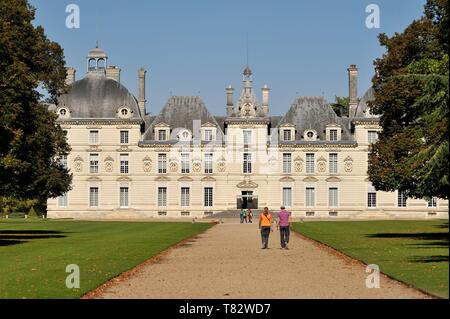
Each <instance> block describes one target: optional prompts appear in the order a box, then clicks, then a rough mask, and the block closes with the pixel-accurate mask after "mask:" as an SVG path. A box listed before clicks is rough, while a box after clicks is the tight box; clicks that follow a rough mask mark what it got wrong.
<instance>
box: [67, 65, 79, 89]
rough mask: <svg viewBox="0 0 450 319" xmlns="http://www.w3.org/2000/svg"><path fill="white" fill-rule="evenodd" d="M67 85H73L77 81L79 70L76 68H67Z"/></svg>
mask: <svg viewBox="0 0 450 319" xmlns="http://www.w3.org/2000/svg"><path fill="white" fill-rule="evenodd" d="M66 71H67V75H66V85H71V84H72V83H73V82H75V73H76V72H77V71H76V70H75V69H74V68H66Z"/></svg>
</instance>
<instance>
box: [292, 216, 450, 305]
mask: <svg viewBox="0 0 450 319" xmlns="http://www.w3.org/2000/svg"><path fill="white" fill-rule="evenodd" d="M293 228H294V230H296V231H297V232H299V233H301V234H303V235H305V236H307V237H309V238H312V239H314V240H317V241H319V242H321V243H324V244H326V245H329V246H331V247H333V248H335V249H337V250H339V251H341V252H343V253H344V254H346V255H348V256H351V257H353V258H355V259H358V260H361V261H363V262H364V263H366V264H377V265H378V266H379V267H380V271H381V272H383V273H385V274H387V275H389V276H391V277H393V278H396V279H398V280H400V281H403V282H405V283H408V284H410V285H412V286H414V287H417V288H419V289H422V290H424V291H427V292H430V293H432V294H435V295H437V296H441V297H445V298H448V288H449V287H448V283H449V269H448V261H449V247H448V241H449V234H448V221H447V220H445V221H444V220H428V221H350V222H347V221H343V222H341V221H335V222H329V221H324V222H304V223H294V225H293Z"/></svg>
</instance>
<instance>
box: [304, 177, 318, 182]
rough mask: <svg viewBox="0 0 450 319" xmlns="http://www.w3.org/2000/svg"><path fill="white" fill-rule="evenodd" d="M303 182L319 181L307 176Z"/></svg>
mask: <svg viewBox="0 0 450 319" xmlns="http://www.w3.org/2000/svg"><path fill="white" fill-rule="evenodd" d="M303 181H304V182H318V181H319V180H318V179H317V178H315V177H312V176H308V177H305V178H304V179H303Z"/></svg>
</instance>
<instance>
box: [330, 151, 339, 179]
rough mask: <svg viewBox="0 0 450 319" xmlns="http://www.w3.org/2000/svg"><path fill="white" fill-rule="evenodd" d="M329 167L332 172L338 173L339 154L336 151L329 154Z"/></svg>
mask: <svg viewBox="0 0 450 319" xmlns="http://www.w3.org/2000/svg"><path fill="white" fill-rule="evenodd" d="M328 157H329V161H328V162H329V165H330V167H329V169H330V174H337V172H338V155H337V154H336V153H331V154H329V156H328Z"/></svg>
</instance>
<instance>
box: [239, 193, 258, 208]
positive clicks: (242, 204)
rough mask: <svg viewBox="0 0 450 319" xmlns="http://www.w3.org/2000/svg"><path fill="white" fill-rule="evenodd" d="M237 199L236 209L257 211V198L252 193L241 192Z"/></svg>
mask: <svg viewBox="0 0 450 319" xmlns="http://www.w3.org/2000/svg"><path fill="white" fill-rule="evenodd" d="M240 197H241V198H239V199H238V207H237V208H238V209H242V208H243V209H248V208H249V209H258V198H256V197H255V196H253V191H242V195H241V196H240Z"/></svg>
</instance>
